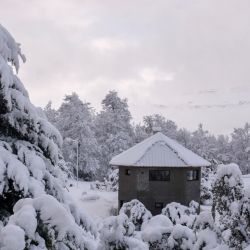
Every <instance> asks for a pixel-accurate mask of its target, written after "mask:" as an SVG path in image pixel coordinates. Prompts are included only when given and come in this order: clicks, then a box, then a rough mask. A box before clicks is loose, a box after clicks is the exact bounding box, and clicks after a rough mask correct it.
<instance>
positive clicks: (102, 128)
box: [96, 91, 133, 175]
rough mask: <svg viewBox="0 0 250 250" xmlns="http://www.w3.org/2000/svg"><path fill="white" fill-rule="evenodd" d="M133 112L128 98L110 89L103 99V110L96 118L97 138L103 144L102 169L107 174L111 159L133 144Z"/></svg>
mask: <svg viewBox="0 0 250 250" xmlns="http://www.w3.org/2000/svg"><path fill="white" fill-rule="evenodd" d="M130 122H131V114H130V112H129V109H128V104H127V100H126V99H121V98H120V97H119V96H118V94H117V92H116V91H110V92H109V93H108V94H107V95H106V97H105V98H104V100H103V101H102V111H101V112H100V113H99V114H98V115H97V119H96V138H97V140H98V142H99V143H100V146H101V154H102V156H101V160H100V161H101V170H102V172H103V175H106V174H107V169H108V168H109V161H110V160H111V158H112V157H113V156H115V155H117V154H119V153H121V152H122V151H124V150H126V149H128V148H129V147H130V146H131V145H132V144H133V128H132V125H131V123H130Z"/></svg>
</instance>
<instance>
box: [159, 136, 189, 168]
mask: <svg viewBox="0 0 250 250" xmlns="http://www.w3.org/2000/svg"><path fill="white" fill-rule="evenodd" d="M162 135H163V136H165V137H166V138H167V139H170V140H172V141H174V142H175V143H177V144H179V145H180V146H182V145H181V144H180V143H179V142H178V141H176V140H174V139H171V138H170V137H168V136H166V135H164V134H162ZM165 143H166V144H167V145H168V147H169V148H170V149H171V150H172V151H173V152H174V153H175V154H176V155H177V157H178V158H179V159H180V160H181V161H183V162H184V163H185V164H186V165H187V166H188V165H189V164H188V162H187V161H186V160H184V159H183V157H181V156H180V155H179V153H178V151H177V150H175V149H174V148H173V147H172V146H171V145H169V143H168V142H165ZM182 147H183V146H182Z"/></svg>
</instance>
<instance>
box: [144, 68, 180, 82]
mask: <svg viewBox="0 0 250 250" xmlns="http://www.w3.org/2000/svg"><path fill="white" fill-rule="evenodd" d="M139 75H140V76H141V78H142V79H143V80H144V81H146V82H157V81H166V82H168V81H173V80H174V76H175V74H174V73H173V72H170V73H167V72H162V71H160V70H159V69H157V68H156V67H155V68H143V69H142V70H141V71H140V72H139Z"/></svg>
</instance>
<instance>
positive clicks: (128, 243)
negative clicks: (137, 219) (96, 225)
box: [97, 214, 148, 250]
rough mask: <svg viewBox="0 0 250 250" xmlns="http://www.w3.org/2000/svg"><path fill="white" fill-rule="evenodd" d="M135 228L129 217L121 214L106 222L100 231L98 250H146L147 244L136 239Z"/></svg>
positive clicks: (107, 219)
mask: <svg viewBox="0 0 250 250" xmlns="http://www.w3.org/2000/svg"><path fill="white" fill-rule="evenodd" d="M134 231H135V226H134V225H133V223H132V222H130V221H129V219H128V217H127V215H125V214H120V215H118V216H111V217H108V218H106V219H105V220H104V222H103V226H102V227H101V229H100V242H99V246H98V248H97V249H98V250H118V249H119V250H127V249H128V250H133V249H137V250H146V249H148V246H147V244H145V243H143V242H142V241H141V240H139V239H137V238H135V237H134Z"/></svg>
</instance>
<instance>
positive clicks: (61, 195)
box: [0, 25, 96, 250]
mask: <svg viewBox="0 0 250 250" xmlns="http://www.w3.org/2000/svg"><path fill="white" fill-rule="evenodd" d="M19 57H21V58H22V59H23V60H24V56H23V55H22V53H21V50H20V47H19V45H18V44H17V43H16V42H15V40H14V39H13V37H12V36H11V35H10V34H9V32H8V31H7V30H6V29H5V28H4V27H3V26H1V25H0V249H11V250H23V249H36V250H40V249H65V250H66V249H94V246H95V241H94V239H95V236H96V232H95V229H94V226H93V223H92V222H91V220H90V219H89V218H88V217H86V216H85V215H84V214H83V212H81V211H79V210H78V209H77V207H76V206H75V205H74V204H73V202H72V201H71V200H70V198H69V197H68V196H67V194H66V192H65V190H64V173H63V171H62V169H61V168H60V166H59V161H60V160H62V159H61V156H60V146H61V144H62V138H61V136H60V134H59V132H58V131H57V129H55V128H54V127H53V126H52V125H51V124H50V123H49V122H48V121H47V120H46V119H44V116H41V113H40V112H39V110H38V109H37V108H35V107H34V106H33V105H32V104H31V103H30V100H29V96H28V93H27V91H26V89H25V88H24V86H23V84H22V82H21V81H20V79H19V78H18V77H17V74H16V73H15V70H16V72H17V71H18V68H19ZM61 164H62V163H61Z"/></svg>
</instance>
